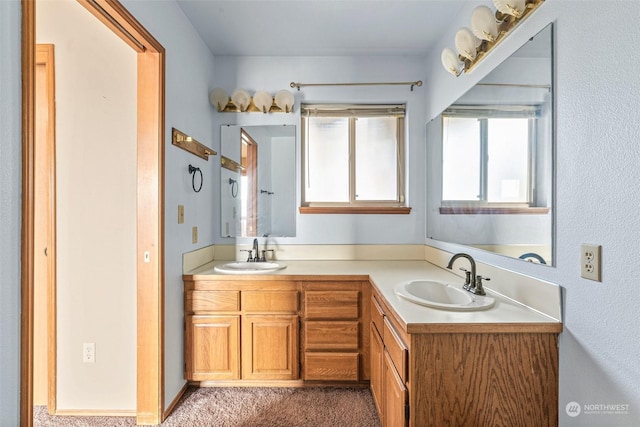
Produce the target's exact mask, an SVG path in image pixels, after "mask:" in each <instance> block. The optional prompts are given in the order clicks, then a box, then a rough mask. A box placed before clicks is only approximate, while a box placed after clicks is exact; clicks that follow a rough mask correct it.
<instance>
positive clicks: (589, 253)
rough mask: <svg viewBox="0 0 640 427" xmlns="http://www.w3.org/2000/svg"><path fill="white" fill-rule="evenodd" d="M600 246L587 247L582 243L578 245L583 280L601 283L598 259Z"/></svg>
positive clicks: (600, 250)
mask: <svg viewBox="0 0 640 427" xmlns="http://www.w3.org/2000/svg"><path fill="white" fill-rule="evenodd" d="M601 252H602V246H600V245H588V244H586V243H583V244H582V245H580V273H581V276H582V277H584V278H585V279H589V280H595V281H596V282H601V281H602V279H601V277H600V266H601V264H600V258H601Z"/></svg>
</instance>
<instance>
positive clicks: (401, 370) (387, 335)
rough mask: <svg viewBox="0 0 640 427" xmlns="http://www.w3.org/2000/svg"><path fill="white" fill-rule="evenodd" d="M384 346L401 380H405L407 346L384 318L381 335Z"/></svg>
mask: <svg viewBox="0 0 640 427" xmlns="http://www.w3.org/2000/svg"><path fill="white" fill-rule="evenodd" d="M382 339H383V341H384V346H385V348H386V349H387V352H388V353H389V357H390V358H391V360H392V361H393V364H394V366H395V368H396V370H397V371H398V375H400V378H402V381H405V382H406V381H407V354H408V353H407V346H405V345H404V343H403V342H402V340H401V339H400V337H399V336H398V334H397V333H396V331H395V330H394V329H393V326H391V323H389V320H388V319H386V318H385V319H384V333H383V337H382Z"/></svg>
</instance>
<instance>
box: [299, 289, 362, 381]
mask: <svg viewBox="0 0 640 427" xmlns="http://www.w3.org/2000/svg"><path fill="white" fill-rule="evenodd" d="M369 295H370V285H369V283H368V282H363V281H346V280H344V281H332V282H328V281H318V282H303V283H302V311H301V323H302V343H303V344H302V349H301V351H302V357H303V360H302V379H303V380H305V381H350V382H358V381H365V380H368V379H369V334H368V324H369V307H368V305H366V304H365V302H366V301H367V300H368V297H369Z"/></svg>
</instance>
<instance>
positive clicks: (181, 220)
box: [178, 205, 184, 224]
mask: <svg viewBox="0 0 640 427" xmlns="http://www.w3.org/2000/svg"><path fill="white" fill-rule="evenodd" d="M178 224H184V205H178Z"/></svg>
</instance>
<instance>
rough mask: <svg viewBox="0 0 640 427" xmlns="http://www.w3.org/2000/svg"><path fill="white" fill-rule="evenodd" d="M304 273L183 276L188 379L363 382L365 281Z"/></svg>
mask: <svg viewBox="0 0 640 427" xmlns="http://www.w3.org/2000/svg"><path fill="white" fill-rule="evenodd" d="M305 279H306V280H305V281H294V280H286V279H281V278H277V279H275V278H268V279H267V278H263V279H258V280H256V279H254V278H248V277H234V278H225V279H221V280H189V279H185V280H184V286H185V378H186V379H187V380H189V381H199V382H207V381H210V382H212V383H215V382H217V381H225V380H234V381H241V382H245V384H252V383H255V384H256V385H259V384H261V381H279V382H280V383H286V382H287V381H298V382H299V381H300V379H302V380H304V381H318V382H323V383H336V384H337V383H354V382H365V381H367V380H368V379H369V333H368V328H369V322H370V316H369V306H368V304H365V302H366V301H368V299H369V297H370V295H371V292H370V284H369V282H368V281H363V280H362V279H361V278H360V277H356V278H349V277H339V278H336V279H335V280H331V279H329V278H328V277H326V276H323V277H322V280H317V281H316V280H314V279H315V276H313V277H311V276H308V277H305Z"/></svg>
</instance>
